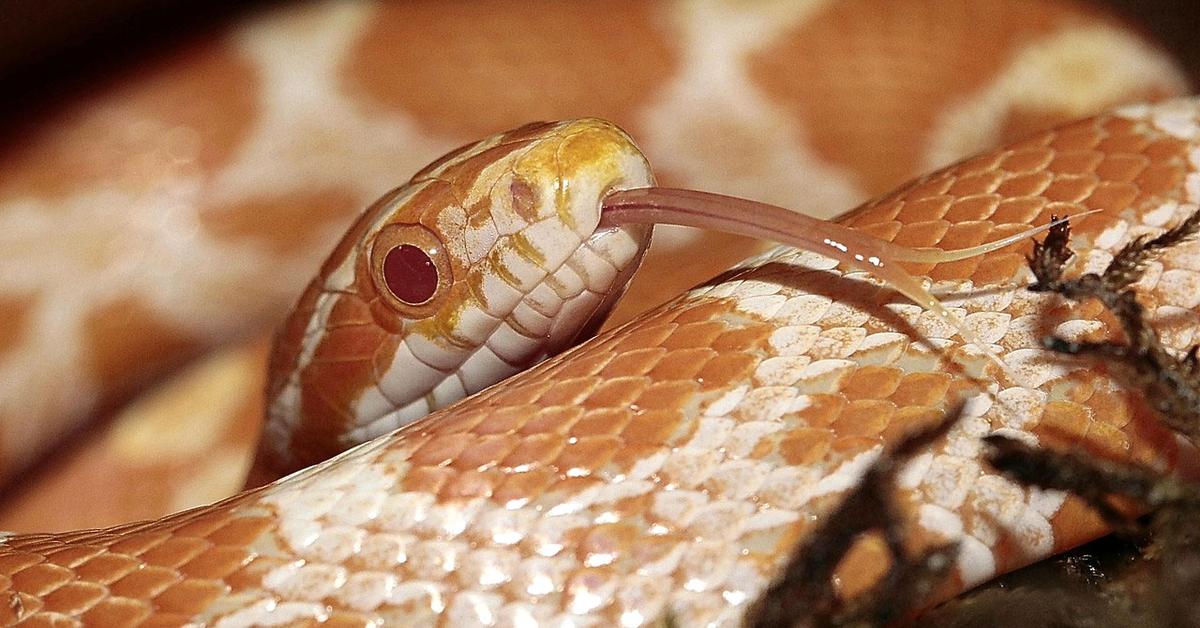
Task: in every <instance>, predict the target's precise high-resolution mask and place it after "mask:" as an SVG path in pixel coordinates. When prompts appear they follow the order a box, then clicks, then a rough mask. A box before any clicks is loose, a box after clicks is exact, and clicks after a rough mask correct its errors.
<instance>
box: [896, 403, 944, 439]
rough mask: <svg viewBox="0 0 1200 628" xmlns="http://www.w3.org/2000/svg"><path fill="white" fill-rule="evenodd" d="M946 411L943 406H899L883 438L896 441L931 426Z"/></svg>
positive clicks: (940, 418)
mask: <svg viewBox="0 0 1200 628" xmlns="http://www.w3.org/2000/svg"><path fill="white" fill-rule="evenodd" d="M944 418H946V413H945V411H944V410H942V409H941V408H930V407H920V406H909V407H907V408H899V409H897V410H896V412H895V413H894V414H893V415H892V420H891V422H890V423H888V425H887V427H885V428H884V430H883V432H882V436H883V440H884V441H886V442H889V443H894V442H896V441H897V440H899V439H901V438H904V437H905V436H907V435H909V434H914V433H916V432H917V431H918V430H922V429H925V428H927V427H930V426H932V425H934V424H936V423H937V422H939V421H941V420H942V419H944Z"/></svg>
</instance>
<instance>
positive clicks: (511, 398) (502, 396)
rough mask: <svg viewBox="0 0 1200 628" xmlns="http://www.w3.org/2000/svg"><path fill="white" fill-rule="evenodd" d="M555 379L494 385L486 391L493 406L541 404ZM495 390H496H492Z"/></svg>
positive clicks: (485, 394)
mask: <svg viewBox="0 0 1200 628" xmlns="http://www.w3.org/2000/svg"><path fill="white" fill-rule="evenodd" d="M554 385H555V382H554V381H537V382H532V383H528V384H525V385H523V386H509V387H508V388H505V387H503V386H494V387H492V388H490V389H488V392H485V393H484V396H486V397H487V398H488V399H490V400H491V401H492V404H491V405H493V406H530V405H539V400H540V399H542V397H543V396H545V395H546V393H547V392H549V391H550V389H551V388H554ZM492 391H495V392H492Z"/></svg>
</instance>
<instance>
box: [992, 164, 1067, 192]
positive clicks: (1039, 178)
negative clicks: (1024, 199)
mask: <svg viewBox="0 0 1200 628" xmlns="http://www.w3.org/2000/svg"><path fill="white" fill-rule="evenodd" d="M1053 180H1054V175H1053V174H1051V173H1049V172H1046V171H1044V170H1043V171H1041V172H1026V173H1022V174H1016V175H1012V176H1011V177H1009V178H1007V179H1005V180H1004V181H1003V182H1002V183H1000V185H998V186H996V187H995V188H994V189H993V190H990V191H994V192H995V193H996V194H999V195H1000V196H1007V197H1019V196H1037V195H1040V194H1042V193H1043V192H1044V191H1045V190H1046V187H1047V186H1049V185H1050V183H1051V182H1052V181H1053Z"/></svg>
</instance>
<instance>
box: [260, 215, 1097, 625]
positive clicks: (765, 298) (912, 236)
mask: <svg viewBox="0 0 1200 628" xmlns="http://www.w3.org/2000/svg"><path fill="white" fill-rule="evenodd" d="M922 211H928V210H922ZM1014 211H1015V210H1014ZM867 215H869V213H868V214H867ZM965 217H969V216H965ZM905 218H906V220H908V219H909V218H908V216H907V215H906V216H905ZM1087 224H1089V223H1085V225H1084V226H1085V229H1086V227H1087ZM1090 224H1095V223H1090ZM876 228H877V229H881V230H885V231H886V229H887V227H876ZM925 228H926V229H928V227H925ZM912 231H917V232H918V233H916V234H913V233H910V232H906V233H905V234H904V235H903V236H902V237H906V238H910V239H914V240H916V241H917V243H920V244H924V243H925V242H920V238H921V235H922V234H921V233H919V231H920V230H919V229H914V230H912ZM934 231H936V229H935V230H934ZM887 235H892V234H887ZM924 235H926V236H928V235H929V234H927V233H926V234H924ZM933 237H934V238H935V239H936V236H933ZM952 237H965V236H961V235H958V232H957V231H952ZM1110 237H1117V236H1110ZM910 242H912V240H910ZM1012 262H1013V260H1012V258H1011V256H1010V257H1009V258H1006V262H1005V263H1006V264H1008V267H1007V268H1008V270H1012V267H1011V264H1012ZM966 266H970V264H966ZM934 270H935V271H936V272H945V273H947V275H946V277H953V276H954V275H953V272H952V271H945V270H944V269H934ZM972 272H974V269H972ZM995 272H1002V270H995ZM935 277H936V275H935ZM758 289H761V288H751V289H750V290H751V292H749V293H746V295H747V296H754V297H762V298H761V299H759V300H760V301H769V300H770V299H769V298H768V297H772V296H776V295H770V294H754V293H753V290H758ZM738 294H739V295H741V294H743V293H738ZM795 307H798V306H795ZM697 315H698V314H697ZM840 315H841V316H848V315H846V314H840ZM926 324H928V321H926ZM851 326H852V325H841V327H851ZM834 335H835V336H837V334H834ZM878 340H879V339H875V340H874V341H873V342H877V341H878ZM805 341H806V340H804V338H803V337H801V339H800V340H799V342H801V343H803V342H805ZM825 342H826V341H825V340H822V343H825ZM853 342H854V339H853V338H850V339H846V338H840V339H838V340H837V342H834V343H833V344H834V348H832V349H827V350H830V351H833V352H834V353H836V351H837V349H836V346H837V344H838V343H841V344H843V345H844V344H847V343H853ZM793 362H796V361H793ZM780 364H781V363H777V364H776V365H775V366H774V367H773V368H780ZM828 367H829V365H828V364H824V365H822V368H828ZM784 370H786V369H784ZM862 412H865V410H862ZM858 420H864V419H863V418H862V417H859V418H858ZM1064 420H1065V419H1064ZM280 577H282V576H280ZM514 612H515V611H514ZM682 616H683V617H689V616H688V615H686V614H684V615H682Z"/></svg>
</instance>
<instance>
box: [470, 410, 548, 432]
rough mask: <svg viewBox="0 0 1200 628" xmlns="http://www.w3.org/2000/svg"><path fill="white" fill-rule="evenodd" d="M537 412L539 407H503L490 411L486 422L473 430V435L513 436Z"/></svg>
mask: <svg viewBox="0 0 1200 628" xmlns="http://www.w3.org/2000/svg"><path fill="white" fill-rule="evenodd" d="M535 412H537V406H534V405H523V406H501V407H499V408H495V409H492V410H490V411H489V413H488V417H487V420H486V421H483V422H482V423H479V424H477V425H476V426H475V427H474V428H472V429H471V432H472V433H473V434H477V435H479V436H485V435H489V434H511V433H514V432H516V431H518V430H520V429H521V427H522V426H524V425H525V422H526V421H528V420H529V417H531V416H533V414H534V413H535Z"/></svg>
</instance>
